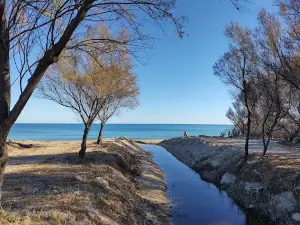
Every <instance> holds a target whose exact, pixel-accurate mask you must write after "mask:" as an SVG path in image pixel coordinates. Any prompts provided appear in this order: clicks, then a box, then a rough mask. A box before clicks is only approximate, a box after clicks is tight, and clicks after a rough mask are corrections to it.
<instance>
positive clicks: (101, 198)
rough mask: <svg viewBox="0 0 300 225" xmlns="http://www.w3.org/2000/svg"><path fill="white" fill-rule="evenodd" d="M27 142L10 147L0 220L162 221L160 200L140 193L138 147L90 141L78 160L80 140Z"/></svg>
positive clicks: (26, 222)
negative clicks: (24, 145)
mask: <svg viewBox="0 0 300 225" xmlns="http://www.w3.org/2000/svg"><path fill="white" fill-rule="evenodd" d="M31 143H32V144H33V146H34V147H33V148H32V149H19V148H13V147H11V149H10V161H9V165H8V166H7V168H6V172H5V179H4V186H3V195H2V210H1V211H0V224H3V225H4V224H55V225H58V224H61V225H63V224H132V225H134V224H141V223H144V222H145V224H163V223H161V221H160V220H163V218H164V216H166V215H161V218H160V217H158V216H156V215H155V214H156V213H157V211H159V210H160V209H161V208H162V205H161V203H159V202H156V201H155V200H152V199H145V198H143V197H141V194H140V193H141V192H142V191H143V189H142V188H141V183H140V182H138V180H139V179H140V177H141V173H142V172H143V171H141V170H140V168H141V166H142V164H141V163H142V162H141V160H140V159H139V158H140V155H144V152H142V150H139V149H135V150H136V152H134V151H133V150H132V149H131V150H130V151H129V150H128V149H127V148H126V146H124V145H122V144H117V143H113V142H106V143H104V144H103V145H102V146H100V147H99V146H98V145H95V144H93V143H92V142H89V143H88V147H87V155H86V158H85V159H84V160H78V157H77V151H78V149H79V147H80V142H31ZM99 177H100V178H101V179H104V180H105V181H107V182H108V184H109V186H106V185H105V184H103V183H101V182H100V183H99V182H98V181H97V179H96V178H99Z"/></svg>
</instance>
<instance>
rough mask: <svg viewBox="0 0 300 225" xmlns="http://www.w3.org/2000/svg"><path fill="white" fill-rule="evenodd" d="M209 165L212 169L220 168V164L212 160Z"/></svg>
mask: <svg viewBox="0 0 300 225" xmlns="http://www.w3.org/2000/svg"><path fill="white" fill-rule="evenodd" d="M210 165H211V167H212V168H214V169H216V168H218V167H219V166H220V162H218V161H217V160H212V161H211V162H210Z"/></svg>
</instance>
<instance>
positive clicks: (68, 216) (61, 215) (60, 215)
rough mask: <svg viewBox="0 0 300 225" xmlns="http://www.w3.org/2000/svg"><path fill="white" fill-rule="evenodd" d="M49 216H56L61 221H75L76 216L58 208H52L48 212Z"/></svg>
mask: <svg viewBox="0 0 300 225" xmlns="http://www.w3.org/2000/svg"><path fill="white" fill-rule="evenodd" d="M47 214H48V217H51V218H54V219H56V220H59V221H67V220H68V221H74V222H75V216H73V215H72V214H71V213H66V212H61V211H58V210H50V211H48V212H47Z"/></svg>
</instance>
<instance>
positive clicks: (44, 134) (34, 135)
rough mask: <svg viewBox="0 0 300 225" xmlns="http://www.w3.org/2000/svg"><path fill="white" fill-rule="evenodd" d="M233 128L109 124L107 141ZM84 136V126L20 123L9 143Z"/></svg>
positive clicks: (215, 133)
mask: <svg viewBox="0 0 300 225" xmlns="http://www.w3.org/2000/svg"><path fill="white" fill-rule="evenodd" d="M230 128H231V125H204V124H106V125H105V129H104V133H103V137H104V138H112V137H120V136H128V137H131V138H133V139H167V138H173V137H179V136H182V135H183V131H184V130H187V132H188V135H193V136H198V135H207V136H218V135H220V133H221V132H222V131H224V130H225V129H230ZM98 132H99V124H94V125H93V126H92V128H91V130H90V133H89V139H96V138H97V136H98ZM82 134H83V125H82V124H29V123H26V124H25V123H17V124H15V125H14V126H13V128H12V130H11V132H10V134H9V137H8V138H9V139H13V140H80V139H81V138H82Z"/></svg>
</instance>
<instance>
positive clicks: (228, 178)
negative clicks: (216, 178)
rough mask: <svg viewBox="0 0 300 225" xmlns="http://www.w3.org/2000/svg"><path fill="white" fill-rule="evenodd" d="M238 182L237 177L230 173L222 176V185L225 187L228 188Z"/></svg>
mask: <svg viewBox="0 0 300 225" xmlns="http://www.w3.org/2000/svg"><path fill="white" fill-rule="evenodd" d="M235 180H236V177H235V176H234V175H233V174H231V173H229V172H226V173H225V174H224V175H223V176H222V179H221V182H220V184H222V185H225V186H228V185H231V184H233V183H234V182H235Z"/></svg>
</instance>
